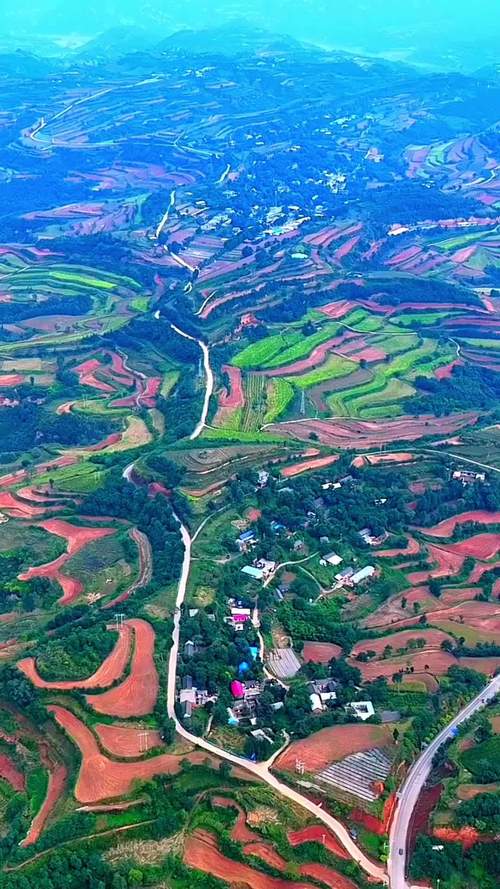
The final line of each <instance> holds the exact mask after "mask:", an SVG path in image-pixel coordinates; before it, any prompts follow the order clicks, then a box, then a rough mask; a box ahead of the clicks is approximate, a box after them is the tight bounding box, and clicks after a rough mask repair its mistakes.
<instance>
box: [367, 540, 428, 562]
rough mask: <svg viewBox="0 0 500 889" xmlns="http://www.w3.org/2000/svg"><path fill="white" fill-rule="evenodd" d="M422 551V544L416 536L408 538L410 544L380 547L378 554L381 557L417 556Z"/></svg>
mask: <svg viewBox="0 0 500 889" xmlns="http://www.w3.org/2000/svg"><path fill="white" fill-rule="evenodd" d="M419 552H420V544H419V542H418V541H417V540H415V538H414V537H409V538H408V544H407V545H406V546H403V547H399V549H398V548H397V547H396V548H395V549H379V550H377V553H376V554H377V556H378V557H379V558H380V557H382V558H386V559H390V558H392V557H393V556H416V555H417V554H418V553H419Z"/></svg>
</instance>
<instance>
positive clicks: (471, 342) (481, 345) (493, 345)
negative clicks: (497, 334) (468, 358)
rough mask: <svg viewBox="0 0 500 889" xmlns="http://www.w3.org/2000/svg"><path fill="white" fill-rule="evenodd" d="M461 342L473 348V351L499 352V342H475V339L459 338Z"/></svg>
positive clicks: (492, 340) (494, 340) (493, 340)
mask: <svg viewBox="0 0 500 889" xmlns="http://www.w3.org/2000/svg"><path fill="white" fill-rule="evenodd" d="M460 340H461V342H463V343H467V345H468V346H473V347H474V349H495V351H498V350H500V340H498V339H491V340H477V339H469V338H468V337H467V339H462V337H460Z"/></svg>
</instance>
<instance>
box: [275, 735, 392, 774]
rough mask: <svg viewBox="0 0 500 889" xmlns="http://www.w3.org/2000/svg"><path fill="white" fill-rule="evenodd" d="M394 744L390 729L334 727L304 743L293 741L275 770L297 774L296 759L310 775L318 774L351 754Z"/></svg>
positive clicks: (305, 739)
mask: <svg viewBox="0 0 500 889" xmlns="http://www.w3.org/2000/svg"><path fill="white" fill-rule="evenodd" d="M391 743H392V734H391V729H390V727H388V726H384V725H357V724H356V725H334V726H331V727H330V728H323V729H321V730H320V731H319V732H315V734H314V735H310V736H309V737H308V738H304V739H303V740H301V741H294V742H293V743H292V744H290V746H289V747H288V748H287V749H286V750H285V751H284V752H283V753H282V754H281V756H280V757H279V758H278V760H277V765H276V767H277V768H278V769H284V770H286V771H292V772H295V763H296V760H297V759H300V760H302V761H303V762H304V766H305V769H306V771H307V772H316V771H319V770H320V769H324V768H325V767H326V766H327V765H328V764H329V763H331V762H334V761H336V760H339V759H343V758H344V757H345V756H349V755H350V754H351V753H360V752H361V751H362V750H370V748H371V747H381V746H387V745H388V744H391Z"/></svg>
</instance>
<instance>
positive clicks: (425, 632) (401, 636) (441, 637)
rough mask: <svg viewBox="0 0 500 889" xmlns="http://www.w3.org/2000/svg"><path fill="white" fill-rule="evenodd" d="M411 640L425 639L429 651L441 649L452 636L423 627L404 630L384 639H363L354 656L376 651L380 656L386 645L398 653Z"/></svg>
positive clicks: (354, 650)
mask: <svg viewBox="0 0 500 889" xmlns="http://www.w3.org/2000/svg"><path fill="white" fill-rule="evenodd" d="M411 639H425V645H426V648H425V651H428V650H429V648H439V646H440V645H441V643H442V642H444V641H445V639H449V640H451V636H450V635H449V634H448V633H444V632H443V631H442V630H429V629H426V628H425V627H422V629H413V630H402V631H401V632H399V633H391V634H390V635H387V636H384V637H383V638H382V639H362V640H361V641H360V642H356V645H355V646H354V648H353V649H352V656H353V657H356V655H358V654H360V652H362V651H368V650H370V651H375V652H376V654H377V656H379V655H381V654H382V653H383V651H384V648H385V647H386V645H392V647H393V649H394V651H396V650H397V649H398V648H405V647H406V646H407V645H408V642H409V641H410V640H411ZM413 653H414V652H413V651H412V652H409V654H413Z"/></svg>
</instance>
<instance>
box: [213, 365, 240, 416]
mask: <svg viewBox="0 0 500 889" xmlns="http://www.w3.org/2000/svg"><path fill="white" fill-rule="evenodd" d="M221 370H222V371H223V373H226V374H227V375H228V377H229V392H227V391H226V390H225V389H224V391H223V392H222V393H221V395H220V396H219V406H220V407H230V408H238V407H243V405H244V404H245V395H244V392H243V382H242V378H241V370H240V368H239V367H233V366H232V365H231V364H223V365H222V368H221Z"/></svg>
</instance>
